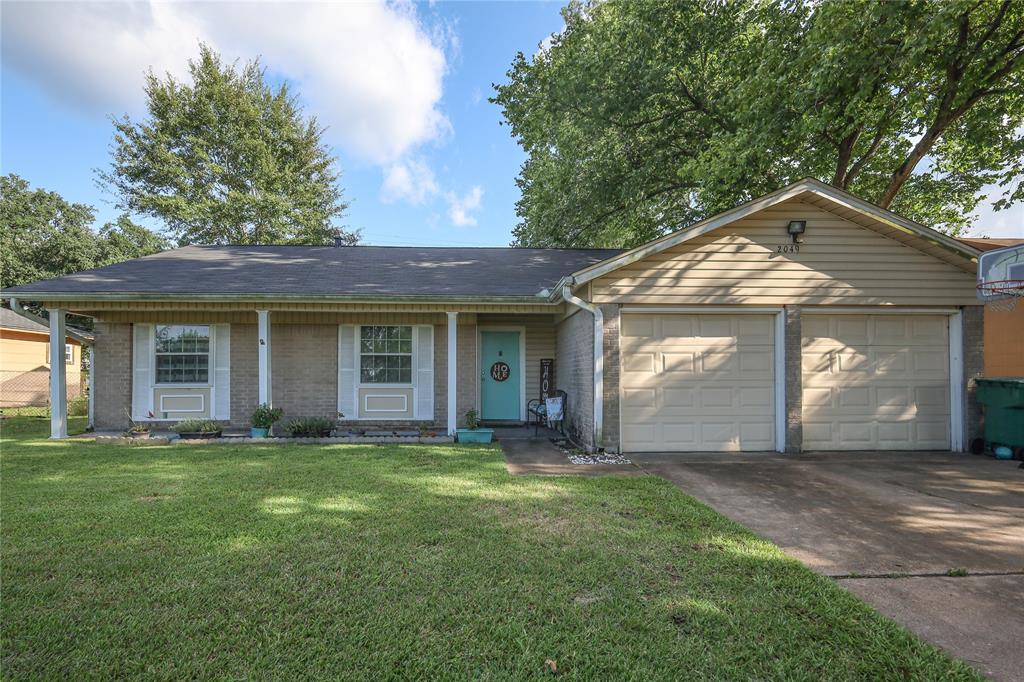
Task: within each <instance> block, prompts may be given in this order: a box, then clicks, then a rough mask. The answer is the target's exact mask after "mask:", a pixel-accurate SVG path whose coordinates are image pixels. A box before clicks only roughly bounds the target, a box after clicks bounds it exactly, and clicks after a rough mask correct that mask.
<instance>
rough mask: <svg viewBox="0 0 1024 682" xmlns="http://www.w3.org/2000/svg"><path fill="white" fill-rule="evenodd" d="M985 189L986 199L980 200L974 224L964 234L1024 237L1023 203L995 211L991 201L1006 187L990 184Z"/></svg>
mask: <svg viewBox="0 0 1024 682" xmlns="http://www.w3.org/2000/svg"><path fill="white" fill-rule="evenodd" d="M987 189H988V199H987V200H985V201H983V202H982V205H981V206H980V207H979V209H978V213H977V220H975V221H974V226H973V227H972V228H971V229H970V230H969V231H968V233H967V234H966V235H964V236H968V237H994V238H998V237H1008V238H1014V237H1016V238H1017V239H1024V204H1020V203H1018V204H1014V205H1013V206H1011V207H1010V208H1007V209H1004V210H1002V211H996V210H995V209H993V208H992V203H993V202H995V201H997V200H998V199H999V198H1000V197H1001V196H1002V195H1003V192H1004V191H1005V190H1006V189H1008V188H1003V187H999V186H997V185H992V186H990V187H988V188H987Z"/></svg>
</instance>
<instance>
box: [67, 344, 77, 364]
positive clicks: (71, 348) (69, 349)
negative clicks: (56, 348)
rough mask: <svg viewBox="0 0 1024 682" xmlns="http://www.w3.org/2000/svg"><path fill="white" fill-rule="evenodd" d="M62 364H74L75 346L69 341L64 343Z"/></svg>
mask: <svg viewBox="0 0 1024 682" xmlns="http://www.w3.org/2000/svg"><path fill="white" fill-rule="evenodd" d="M64 364H65V365H73V364H75V347H74V346H73V345H71V344H70V343H65V344H64Z"/></svg>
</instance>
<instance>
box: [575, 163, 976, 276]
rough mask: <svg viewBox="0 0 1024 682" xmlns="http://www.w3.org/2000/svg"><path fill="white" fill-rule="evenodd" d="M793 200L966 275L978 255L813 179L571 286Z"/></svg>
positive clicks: (590, 270)
mask: <svg viewBox="0 0 1024 682" xmlns="http://www.w3.org/2000/svg"><path fill="white" fill-rule="evenodd" d="M793 199H799V200H800V201H803V202H806V203H809V204H812V205H815V206H818V207H819V208H822V209H824V210H826V211H829V212H831V213H834V214H836V215H838V216H840V217H842V218H844V219H846V220H849V221H850V222H853V223H856V224H858V225H860V226H862V227H865V228H868V229H871V230H874V231H875V232H878V233H880V234H882V235H884V236H886V237H890V238H892V239H895V240H896V241H900V242H903V243H904V244H906V245H908V246H911V247H914V248H916V249H918V250H919V251H922V252H924V253H927V254H929V255H932V256H935V257H936V258H939V259H940V260H944V261H946V262H949V263H951V264H953V265H955V266H957V267H959V268H960V269H962V270H964V271H967V272H974V270H975V268H976V267H977V257H978V254H979V251H978V249H976V248H974V247H973V246H971V245H969V244H965V243H963V242H961V241H959V240H957V239H955V238H953V237H949V236H947V235H945V234H943V233H941V232H939V231H937V230H933V229H931V228H930V227H926V226H924V225H921V224H920V223H915V222H914V221H912V220H908V219H906V218H903V217H902V216H899V215H897V214H895V213H893V212H892V211H888V210H886V209H883V208H880V207H878V206H875V205H874V204H871V203H869V202H867V201H864V200H862V199H858V198H857V197H855V196H853V195H852V194H850V193H849V192H844V191H843V190H840V189H836V188H835V187H832V186H830V185H826V184H825V183H823V182H820V181H819V180H815V179H814V178H806V179H804V180H801V181H799V182H796V183H794V184H792V185H789V186H787V187H783V188H782V189H779V190H776V191H774V192H772V193H770V194H766V195H765V196H763V197H760V198H758V199H754V200H753V201H749V202H747V203H745V204H741V205H740V206H737V207H736V208H733V209H730V210H728V211H725V212H723V213H719V214H717V215H714V216H711V217H710V218H706V219H704V220H702V221H700V222H698V223H694V224H693V225H690V226H689V227H686V228H683V229H682V230H678V231H677V232H673V233H672V234H669V235H666V236H664V237H661V238H660V239H656V240H654V241H652V242H649V243H647V244H644V245H643V246H640V247H637V248H635V249H632V250H630V251H625V252H622V253H620V254H617V255H615V256H613V257H611V258H609V259H607V260H605V261H603V262H601V263H596V264H594V265H591V266H588V267H586V268H583V269H581V270H578V271H576V272H575V273H573V274H572V276H571V279H572V283H573V284H585V283H586V282H589V281H591V280H593V279H596V278H598V277H601V276H602V275H606V274H608V273H609V272H613V271H615V270H617V269H619V268H621V267H623V266H625V265H628V264H630V263H635V262H637V261H639V260H642V259H644V258H647V257H649V256H652V255H654V254H657V253H661V252H662V251H665V250H666V249H670V248H672V247H674V246H677V245H679V244H682V243H684V242H686V241H688V240H690V239H694V238H696V237H699V236H701V235H704V234H707V233H709V232H712V231H714V230H717V229H719V228H721V227H725V226H727V225H729V224H731V223H733V222H736V221H737V220H741V219H743V218H746V217H748V216H750V215H752V214H754V213H757V212H758V211H763V210H765V209H767V208H771V207H772V206H776V205H778V204H781V203H783V202H787V201H790V200H793Z"/></svg>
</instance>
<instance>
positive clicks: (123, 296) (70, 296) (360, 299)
mask: <svg viewBox="0 0 1024 682" xmlns="http://www.w3.org/2000/svg"><path fill="white" fill-rule="evenodd" d="M3 298H6V299H11V300H14V299H16V298H22V299H31V300H33V301H211V302H224V303H236V302H239V301H245V302H257V303H273V302H276V301H286V302H307V301H308V302H317V303H497V304H502V303H505V304H517V303H529V304H533V305H537V304H540V305H544V304H545V303H551V301H545V300H544V299H539V298H538V297H537V296H536V295H532V296H486V295H477V296H430V295H427V296H416V295H412V296H409V295H406V296H394V295H389V294H372V295H366V294H362V295H358V296H339V295H337V294H272V295H267V294H186V293H181V294H152V293H149V294H147V293H131V292H116V293H100V292H92V293H89V292H87V293H82V292H61V291H26V292H11V293H8V292H4V291H0V299H3Z"/></svg>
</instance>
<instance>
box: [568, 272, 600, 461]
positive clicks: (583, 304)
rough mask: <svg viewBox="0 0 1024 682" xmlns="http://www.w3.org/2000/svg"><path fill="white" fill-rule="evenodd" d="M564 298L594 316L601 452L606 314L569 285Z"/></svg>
mask: <svg viewBox="0 0 1024 682" xmlns="http://www.w3.org/2000/svg"><path fill="white" fill-rule="evenodd" d="M562 298H563V299H564V300H565V301H567V302H569V303H571V304H573V305H574V306H576V307H577V308H580V309H581V310H586V311H587V312H589V313H590V314H591V315H593V316H594V433H593V438H594V449H595V450H600V449H601V443H602V440H603V439H602V435H603V433H604V313H602V312H601V308H599V307H598V306H596V305H594V304H593V303H588V302H587V301H584V300H583V299H582V298H579V297H577V296H576V295H574V294H573V293H572V288H571V286H570V285H569V284H563V285H562Z"/></svg>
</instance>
